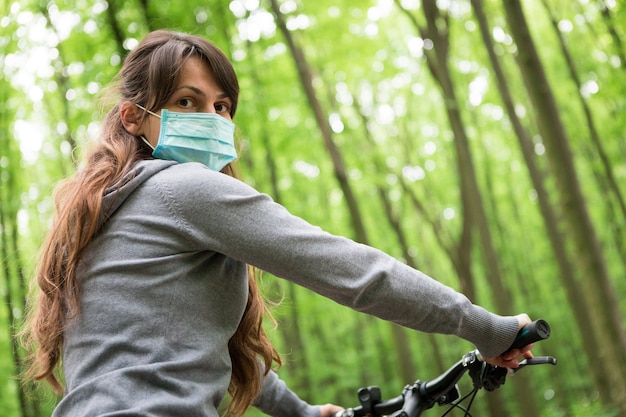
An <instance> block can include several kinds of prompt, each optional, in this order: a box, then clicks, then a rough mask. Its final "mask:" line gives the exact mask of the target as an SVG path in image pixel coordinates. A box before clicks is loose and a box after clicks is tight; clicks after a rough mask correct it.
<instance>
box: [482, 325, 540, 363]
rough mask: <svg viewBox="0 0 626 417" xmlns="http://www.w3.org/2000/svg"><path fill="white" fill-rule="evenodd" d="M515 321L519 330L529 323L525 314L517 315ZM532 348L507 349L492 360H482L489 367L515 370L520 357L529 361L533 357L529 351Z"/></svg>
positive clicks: (529, 346) (531, 346) (531, 345)
mask: <svg viewBox="0 0 626 417" xmlns="http://www.w3.org/2000/svg"><path fill="white" fill-rule="evenodd" d="M515 317H517V321H518V323H519V329H520V330H521V329H522V327H524V326H525V325H527V324H529V323H531V320H530V317H528V315H527V314H518V315H517V316H515ZM532 348H533V344H532V343H531V344H530V345H527V346H524V347H523V348H521V349H509V350H507V351H506V352H504V353H503V354H501V355H500V356H496V357H494V358H483V360H484V361H485V362H487V363H489V364H491V365H497V366H500V367H503V368H517V367H519V361H518V360H517V359H518V358H520V357H523V358H525V359H530V358H532V357H533V354H532V352H531V351H530V350H531V349H532Z"/></svg>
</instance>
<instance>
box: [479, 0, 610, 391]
mask: <svg viewBox="0 0 626 417" xmlns="http://www.w3.org/2000/svg"><path fill="white" fill-rule="evenodd" d="M472 5H473V7H474V11H475V14H476V19H477V21H478V24H479V28H480V31H481V35H482V39H483V42H484V43H485V46H486V48H487V52H488V54H489V59H490V61H491V65H492V67H493V72H494V75H495V79H496V83H497V86H498V91H499V92H500V95H501V96H502V102H503V104H504V107H505V108H506V111H507V115H508V117H509V120H510V121H511V125H512V126H513V130H514V132H515V135H516V137H517V139H518V141H519V144H520V149H521V151H522V155H523V157H524V161H525V162H526V167H527V168H528V173H529V175H530V179H531V181H532V184H533V187H534V188H535V191H536V192H537V201H538V203H539V209H540V211H541V214H542V216H543V219H544V224H545V227H546V232H547V236H548V239H549V240H550V242H551V244H552V250H553V253H554V258H555V260H556V263H557V266H558V268H559V271H560V274H559V278H560V279H561V281H562V282H563V288H565V291H566V294H567V298H568V300H569V303H570V305H571V306H572V309H573V312H574V315H575V317H576V321H577V323H578V325H579V328H580V330H581V334H583V335H584V334H592V333H593V327H592V325H591V319H590V317H589V310H588V308H587V307H586V304H587V301H586V300H585V297H584V294H583V291H582V288H581V286H580V284H579V283H578V281H577V280H576V271H575V269H574V268H573V263H572V261H571V260H570V258H569V256H568V255H567V251H566V243H565V238H564V235H563V233H562V232H561V230H559V228H558V224H559V221H558V218H559V216H558V215H557V213H556V212H555V210H554V208H553V207H552V205H551V204H550V199H549V196H548V191H547V190H546V188H545V185H544V184H545V174H544V173H543V172H542V171H541V169H540V168H539V167H538V166H537V163H536V161H535V154H534V150H533V143H532V140H531V138H530V135H529V133H528V132H527V130H526V129H525V128H524V126H523V125H522V123H521V121H520V119H519V118H518V117H517V114H516V112H515V103H514V101H513V98H512V95H511V92H510V90H509V87H508V84H507V82H506V77H505V75H504V71H503V70H502V67H501V65H500V62H499V60H498V57H497V55H496V53H495V49H494V47H493V42H492V40H491V35H490V34H491V30H490V27H489V24H488V22H487V16H486V14H485V12H484V9H483V6H482V1H481V0H472ZM580 340H581V342H582V345H583V349H584V350H585V352H586V355H587V357H588V359H589V361H590V363H594V362H595V361H594V358H595V355H596V353H597V352H598V351H599V346H598V341H597V340H596V339H595V338H593V337H581V338H580ZM607 366H611V365H610V364H609V363H607V362H600V363H597V364H595V365H594V366H591V367H590V372H591V373H592V375H593V378H594V382H595V384H596V386H597V387H598V388H599V389H600V393H601V396H603V395H608V393H609V386H608V381H607V380H606V378H605V375H606V373H607V372H608V370H605V369H604V368H605V367H607Z"/></svg>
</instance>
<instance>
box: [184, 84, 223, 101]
mask: <svg viewBox="0 0 626 417" xmlns="http://www.w3.org/2000/svg"><path fill="white" fill-rule="evenodd" d="M185 88H187V89H189V90H191V91H193V92H194V93H196V94H198V95H201V96H203V97H206V94H205V93H204V91H202V90H200V89H199V88H198V87H194V86H193V85H181V86H180V87H178V88H177V89H176V90H175V91H178V90H182V89H185ZM217 98H219V99H224V98H230V97H229V96H228V94H226V93H225V92H220V93H219V94H218V95H217Z"/></svg>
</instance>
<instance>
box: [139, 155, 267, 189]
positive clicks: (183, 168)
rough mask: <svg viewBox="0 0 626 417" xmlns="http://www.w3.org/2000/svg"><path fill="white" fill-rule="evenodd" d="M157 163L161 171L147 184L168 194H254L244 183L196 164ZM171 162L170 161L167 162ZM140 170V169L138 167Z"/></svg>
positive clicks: (153, 161) (147, 164)
mask: <svg viewBox="0 0 626 417" xmlns="http://www.w3.org/2000/svg"><path fill="white" fill-rule="evenodd" d="M155 161H156V160H151V161H144V162H143V165H144V166H149V165H152V164H154V163H155ZM163 162H165V161H158V162H156V163H157V164H159V165H160V167H161V169H159V170H158V171H156V172H153V175H152V178H151V179H150V181H149V183H150V184H152V185H153V186H158V187H162V188H166V189H168V191H169V192H170V193H173V194H177V195H181V196H182V195H184V196H191V197H193V196H196V197H199V196H200V195H211V194H213V195H215V194H224V193H236V194H241V193H243V194H249V193H256V191H255V190H254V189H252V188H251V187H250V186H248V185H247V184H245V183H244V182H242V181H240V180H238V179H236V178H233V177H231V176H229V175H226V174H223V173H221V172H216V171H213V170H211V169H209V168H207V167H206V166H204V165H202V164H200V163H196V162H185V163H176V162H174V163H170V164H167V165H163ZM168 162H171V161H168ZM138 169H139V170H140V169H142V167H138Z"/></svg>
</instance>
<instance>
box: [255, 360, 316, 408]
mask: <svg viewBox="0 0 626 417" xmlns="http://www.w3.org/2000/svg"><path fill="white" fill-rule="evenodd" d="M254 406H255V407H256V408H258V409H259V410H260V411H262V412H263V413H265V414H268V415H270V416H272V417H319V416H320V410H319V407H318V406H312V405H309V404H307V403H306V402H305V401H303V400H301V399H300V398H299V397H298V396H297V395H296V394H295V393H294V392H292V391H291V390H290V389H289V388H288V387H287V385H286V384H285V382H284V381H282V380H281V379H280V378H278V375H277V374H276V373H275V372H274V371H270V372H269V373H268V374H267V375H266V376H265V379H264V380H263V387H262V389H261V393H260V394H259V396H258V397H257V399H256V401H255V403H254Z"/></svg>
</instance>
